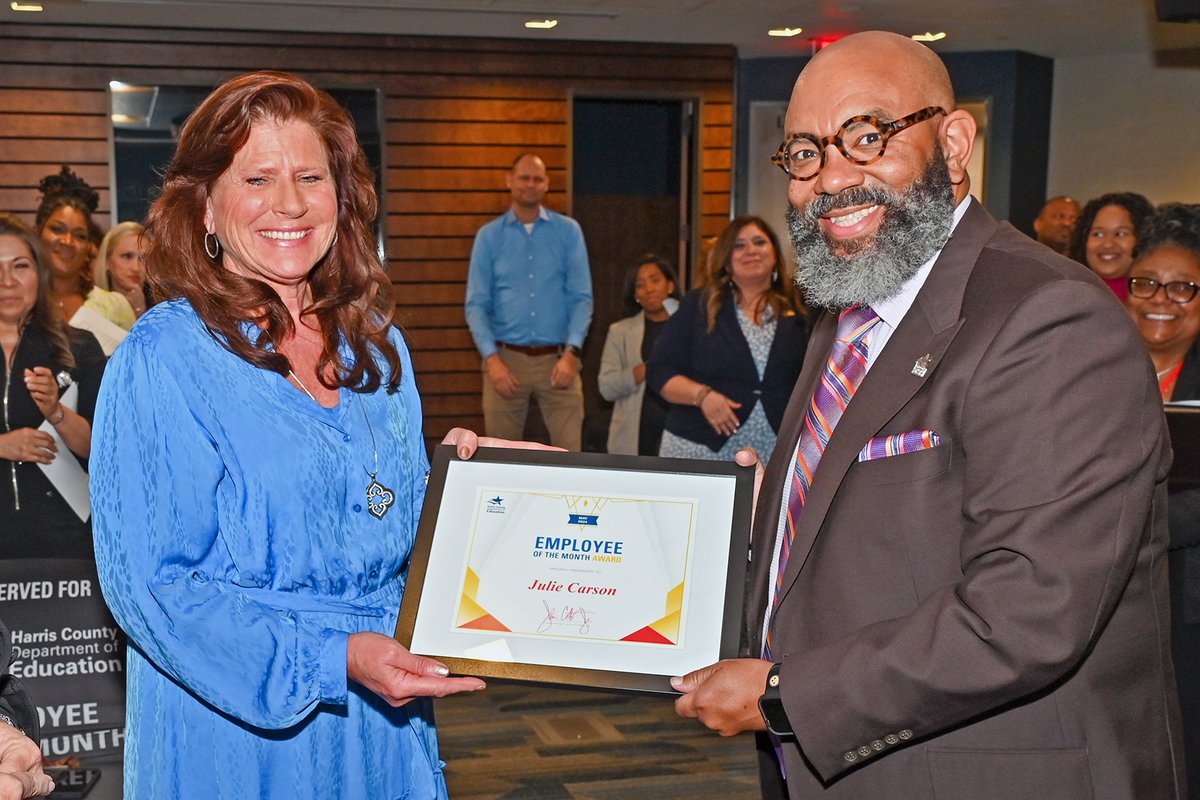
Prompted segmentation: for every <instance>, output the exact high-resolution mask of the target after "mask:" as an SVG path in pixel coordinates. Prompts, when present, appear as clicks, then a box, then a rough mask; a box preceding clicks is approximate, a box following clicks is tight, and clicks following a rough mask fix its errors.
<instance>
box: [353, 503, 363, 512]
mask: <svg viewBox="0 0 1200 800" xmlns="http://www.w3.org/2000/svg"><path fill="white" fill-rule="evenodd" d="M360 511H362V506H360V505H359V504H358V503H355V504H354V513H355V514H357V513H358V512H360Z"/></svg>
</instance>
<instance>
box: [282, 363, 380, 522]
mask: <svg viewBox="0 0 1200 800" xmlns="http://www.w3.org/2000/svg"><path fill="white" fill-rule="evenodd" d="M288 376H289V377H290V378H291V379H292V380H294V381H295V382H296V385H297V386H299V387H300V388H301V389H303V390H304V393H305V394H306V395H308V396H309V398H310V399H311V400H312V401H313V402H314V403H317V398H316V397H314V396H313V393H312V392H310V391H309V390H308V387H307V386H305V385H304V381H302V380H300V377H299V376H298V375H296V373H295V372H293V371H292V370H290V369H289V370H288ZM356 396H357V395H356ZM317 405H319V406H320V405H321V404H320V403H317ZM321 407H322V408H324V406H321ZM358 407H359V408H360V409H362V414H363V421H365V422H366V423H367V433H369V434H371V451H372V452H373V453H374V455H375V471H374V472H371V471H370V470H368V469H367V468H366V467H363V471H364V472H366V473H367V477H368V478H370V479H371V482H370V483H368V484H367V511H370V512H371V516H373V517H374V518H375V519H383V517H384V515H385V514H387V512H388V509H390V508H391V507H392V506H393V505H395V503H396V493H395V492H393V491H392V490H391V489H389V488H388V487H386V486H384V485H383V484H382V483H380V482H379V481H378V480H377V479H376V477H375V476H376V475H378V474H379V446H378V445H377V444H376V443H375V429H374V428H373V427H371V418H370V417H369V416H367V406H366V404H365V403H363V399H362V398H361V397H359V398H358Z"/></svg>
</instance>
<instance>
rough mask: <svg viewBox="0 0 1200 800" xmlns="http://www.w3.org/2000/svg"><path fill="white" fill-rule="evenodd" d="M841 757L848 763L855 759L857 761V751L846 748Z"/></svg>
mask: <svg viewBox="0 0 1200 800" xmlns="http://www.w3.org/2000/svg"><path fill="white" fill-rule="evenodd" d="M842 758H844V759H846V760H847V761H849V762H850V763H854V762H855V761H858V753H856V752H854V751H853V750H847V751H846V754H845V755H844V756H842Z"/></svg>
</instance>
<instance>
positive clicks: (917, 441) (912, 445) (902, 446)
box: [858, 431, 942, 461]
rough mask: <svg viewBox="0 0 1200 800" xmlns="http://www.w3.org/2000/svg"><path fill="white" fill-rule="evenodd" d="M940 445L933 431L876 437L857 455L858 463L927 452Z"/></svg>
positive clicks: (940, 440)
mask: <svg viewBox="0 0 1200 800" xmlns="http://www.w3.org/2000/svg"><path fill="white" fill-rule="evenodd" d="M941 443H942V437H940V436H938V435H937V434H936V433H934V432H933V431H909V432H908V433H897V434H895V435H893V436H876V437H875V438H873V439H871V441H869V442H867V446H866V447H864V448H863V449H862V450H861V451H860V452H859V454H858V460H859V461H874V460H875V459H877V458H887V457H888V456H898V455H901V454H902V453H913V452H916V451H917V450H928V449H930V448H931V447H937V446H938V445H939V444H941Z"/></svg>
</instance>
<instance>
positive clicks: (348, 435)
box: [342, 433, 350, 444]
mask: <svg viewBox="0 0 1200 800" xmlns="http://www.w3.org/2000/svg"><path fill="white" fill-rule="evenodd" d="M342 441H343V442H346V443H347V444H349V442H350V434H348V433H347V434H346V435H345V436H343V437H342Z"/></svg>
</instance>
